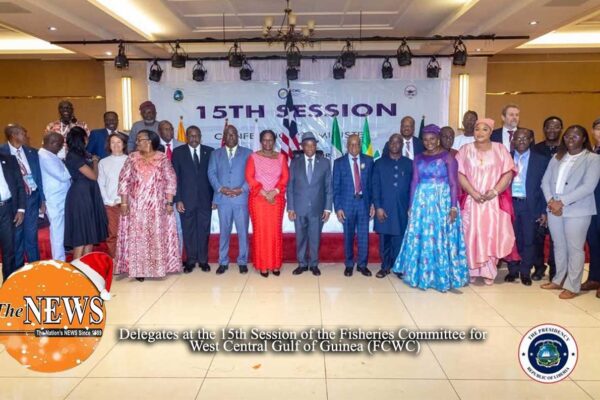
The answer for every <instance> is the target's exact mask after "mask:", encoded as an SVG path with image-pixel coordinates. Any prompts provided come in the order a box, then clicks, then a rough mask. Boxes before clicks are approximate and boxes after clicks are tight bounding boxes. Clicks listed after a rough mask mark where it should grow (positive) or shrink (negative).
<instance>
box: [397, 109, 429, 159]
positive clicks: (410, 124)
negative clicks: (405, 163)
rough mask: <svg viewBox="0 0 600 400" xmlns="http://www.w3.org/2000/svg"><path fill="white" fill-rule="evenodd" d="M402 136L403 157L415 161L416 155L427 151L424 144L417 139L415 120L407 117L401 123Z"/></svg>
mask: <svg viewBox="0 0 600 400" xmlns="http://www.w3.org/2000/svg"><path fill="white" fill-rule="evenodd" d="M400 135H402V155H403V156H404V157H406V158H410V159H411V160H414V158H415V155H416V154H421V153H422V152H424V151H425V147H424V146H423V142H422V141H421V139H419V138H418V137H415V119H414V118H413V117H409V116H406V117H404V118H402V120H401V121H400Z"/></svg>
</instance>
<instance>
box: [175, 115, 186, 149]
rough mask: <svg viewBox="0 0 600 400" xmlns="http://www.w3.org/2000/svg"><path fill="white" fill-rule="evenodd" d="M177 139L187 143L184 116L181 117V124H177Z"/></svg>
mask: <svg viewBox="0 0 600 400" xmlns="http://www.w3.org/2000/svg"><path fill="white" fill-rule="evenodd" d="M177 140H179V141H180V142H182V143H185V142H186V140H185V128H184V126H183V116H180V117H179V126H177Z"/></svg>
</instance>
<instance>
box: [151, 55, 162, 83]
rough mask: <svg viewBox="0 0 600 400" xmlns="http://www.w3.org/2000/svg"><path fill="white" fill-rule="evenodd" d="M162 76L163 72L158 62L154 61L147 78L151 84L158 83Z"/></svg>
mask: <svg viewBox="0 0 600 400" xmlns="http://www.w3.org/2000/svg"><path fill="white" fill-rule="evenodd" d="M162 74H163V70H162V68H161V67H160V65H158V61H156V60H154V62H153V63H152V66H150V75H149V76H148V79H150V80H151V81H152V82H160V78H161V77H162Z"/></svg>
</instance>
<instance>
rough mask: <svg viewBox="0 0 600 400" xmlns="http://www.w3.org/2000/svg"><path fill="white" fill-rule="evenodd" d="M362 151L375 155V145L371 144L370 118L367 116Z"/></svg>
mask: <svg viewBox="0 0 600 400" xmlns="http://www.w3.org/2000/svg"><path fill="white" fill-rule="evenodd" d="M362 152H363V154H366V155H368V156H371V157H373V146H372V145H371V132H370V131H369V120H368V119H367V118H366V117H365V124H364V126H363V134H362Z"/></svg>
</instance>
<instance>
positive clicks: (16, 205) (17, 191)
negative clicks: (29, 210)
mask: <svg viewBox="0 0 600 400" xmlns="http://www.w3.org/2000/svg"><path fill="white" fill-rule="evenodd" d="M0 164H1V165H2V172H3V173H4V180H6V183H7V185H8V188H9V189H10V194H11V199H12V207H13V212H14V213H16V212H17V210H18V209H22V210H24V209H25V207H26V199H25V186H24V183H23V176H22V175H21V170H20V169H19V164H18V162H17V159H16V158H15V157H14V156H10V155H8V156H7V155H5V154H0Z"/></svg>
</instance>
